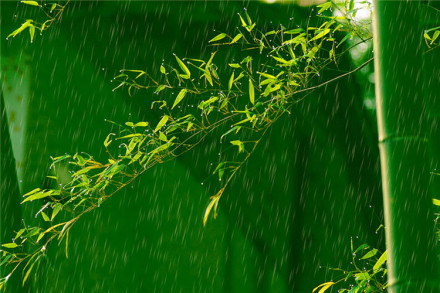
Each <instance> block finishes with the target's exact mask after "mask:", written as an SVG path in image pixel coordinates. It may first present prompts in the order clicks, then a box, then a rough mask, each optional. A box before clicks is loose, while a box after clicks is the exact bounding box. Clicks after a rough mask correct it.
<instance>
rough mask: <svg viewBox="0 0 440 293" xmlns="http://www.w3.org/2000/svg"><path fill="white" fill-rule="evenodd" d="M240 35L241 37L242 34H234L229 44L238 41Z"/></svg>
mask: <svg viewBox="0 0 440 293" xmlns="http://www.w3.org/2000/svg"><path fill="white" fill-rule="evenodd" d="M242 37H243V35H242V34H238V35H236V36H235V37H234V38H233V39H232V41H231V44H234V43H236V42H238V41H239V40H240V39H241V38H242Z"/></svg>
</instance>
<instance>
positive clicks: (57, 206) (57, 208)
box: [50, 203, 63, 221]
mask: <svg viewBox="0 0 440 293" xmlns="http://www.w3.org/2000/svg"><path fill="white" fill-rule="evenodd" d="M62 207H63V205H62V204H60V203H56V204H55V205H54V207H53V211H52V217H51V218H50V220H51V221H53V219H54V218H55V216H56V215H58V213H59V212H60V210H61V208H62Z"/></svg>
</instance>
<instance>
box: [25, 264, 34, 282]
mask: <svg viewBox="0 0 440 293" xmlns="http://www.w3.org/2000/svg"><path fill="white" fill-rule="evenodd" d="M34 264H35V263H32V264H31V266H30V267H29V269H28V270H27V272H26V274H25V275H24V278H23V286H24V283H26V281H27V279H28V278H29V274H30V273H31V271H32V268H33V267H34Z"/></svg>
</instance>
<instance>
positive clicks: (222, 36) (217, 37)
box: [208, 33, 226, 43]
mask: <svg viewBox="0 0 440 293" xmlns="http://www.w3.org/2000/svg"><path fill="white" fill-rule="evenodd" d="M225 37H226V34H225V33H221V34H218V35H216V36H215V37H213V38H212V39H211V40H209V41H208V43H212V42H215V41H220V40H221V39H224V38H225Z"/></svg>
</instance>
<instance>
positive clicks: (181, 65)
mask: <svg viewBox="0 0 440 293" xmlns="http://www.w3.org/2000/svg"><path fill="white" fill-rule="evenodd" d="M174 57H175V58H176V60H177V63H178V64H179V66H180V68H181V69H182V70H183V72H185V75H186V76H187V77H188V78H190V77H191V72H190V71H189V69H188V67H186V65H185V63H183V62H182V60H180V59H179V57H177V55H174ZM182 77H183V76H182ZM183 78H184V77H183Z"/></svg>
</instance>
